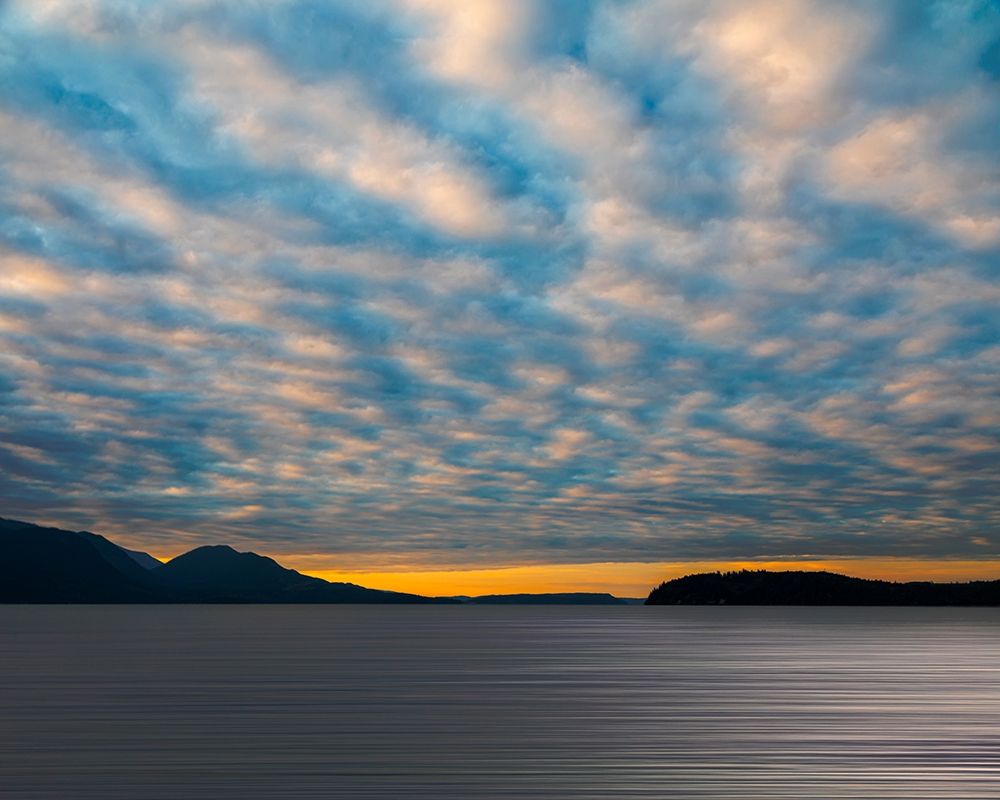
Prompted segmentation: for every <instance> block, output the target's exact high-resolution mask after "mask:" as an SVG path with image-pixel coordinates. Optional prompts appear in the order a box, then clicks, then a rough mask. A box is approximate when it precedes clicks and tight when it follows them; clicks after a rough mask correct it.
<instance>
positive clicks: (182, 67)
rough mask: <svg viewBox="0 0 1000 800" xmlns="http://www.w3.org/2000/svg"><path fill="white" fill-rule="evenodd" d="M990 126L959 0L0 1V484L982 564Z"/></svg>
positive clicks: (992, 323)
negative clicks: (842, 0)
mask: <svg viewBox="0 0 1000 800" xmlns="http://www.w3.org/2000/svg"><path fill="white" fill-rule="evenodd" d="M998 130H1000V8H998V7H997V5H996V4H995V3H993V2H990V0H982V1H981V2H965V1H964V0H954V2H920V1H919V0H914V1H912V2H911V1H910V0H898V1H897V2H888V1H887V2H877V3H876V2H830V1H827V0H824V1H823V2H819V1H818V0H817V1H816V2H807V1H806V0H801V1H799V0H788V1H787V2H786V1H784V0H763V1H761V2H757V1H756V0H738V1H736V2H704V1H703V0H697V2H694V1H692V2H688V1H687V0H642V1H637V2H615V1H612V0H599V1H596V2H585V0H565V1H564V2H559V1H557V0H551V1H549V0H546V1H545V2H517V1H516V0H498V1H497V2H490V1H489V0H460V1H459V0H454V1H452V0H363V2H351V1H349V0H343V2H330V1H328V2H309V1H307V0H301V1H298V2H296V1H295V0H288V1H287V2H267V3H265V2H247V1H246V0H240V1H239V2H236V1H235V0H234V1H233V2H225V1H224V0H177V2H155V3H154V2H140V0H104V1H102V0H62V1H61V0H49V2H44V0H22V1H21V2H18V1H14V2H11V1H10V0H8V2H3V3H0V341H2V346H0V358H2V368H0V498H2V508H0V514H3V515H4V516H8V517H15V518H21V519H28V520H34V521H44V522H49V523H56V524H59V525H61V526H64V527H72V528H84V527H87V528H91V529H95V530H98V531H100V532H103V533H106V534H108V535H110V536H112V537H114V538H117V539H118V540H119V541H123V542H125V543H128V544H132V545H138V546H142V547H144V548H146V549H149V550H151V551H152V552H154V553H156V554H157V555H173V554H176V553H178V552H181V551H182V550H185V549H187V548H190V547H192V546H195V545H198V544H203V543H207V542H219V541H228V542H230V543H233V544H234V545H236V546H238V547H241V548H247V549H254V550H257V551H259V552H264V553H269V554H272V555H275V556H276V557H278V558H279V559H281V560H283V561H285V562H287V563H294V564H297V565H303V564H305V565H307V566H310V567H311V568H312V569H314V570H318V571H323V570H338V569H340V570H343V569H355V570H370V571H376V572H377V571H380V570H381V571H393V570H395V571H404V572H405V571H408V570H411V569H438V570H440V569H448V568H456V567H460V568H469V569H472V568H476V569H479V570H483V569H489V568H495V567H501V566H513V565H518V566H523V567H529V566H530V565H551V564H563V565H571V564H590V563H597V562H601V563H604V562H615V563H618V564H619V565H622V564H624V565H629V564H631V565H633V566H636V565H642V564H650V563H663V562H692V561H695V562H715V563H727V562H733V561H741V560H747V559H765V560H772V561H775V560H782V559H789V560H794V559H802V560H805V561H809V560H813V561H816V560H822V559H843V558H869V559H900V560H901V562H900V563H902V560H917V561H920V560H923V561H924V562H926V563H932V562H934V561H941V560H953V561H954V562H955V563H959V562H961V563H967V562H972V561H978V562H981V563H985V562H988V561H990V560H992V562H993V564H1000V500H998V498H1000V480H998V467H997V465H998V464H1000V437H998V433H1000V392H998V385H1000V314H998V310H1000V281H998V279H997V273H998V264H1000V135H998V133H997V132H998ZM535 569H537V567H535ZM562 569H569V568H562Z"/></svg>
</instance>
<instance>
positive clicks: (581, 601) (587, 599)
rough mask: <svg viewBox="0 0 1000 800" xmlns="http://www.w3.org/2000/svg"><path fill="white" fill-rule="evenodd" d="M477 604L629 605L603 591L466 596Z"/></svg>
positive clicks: (469, 600)
mask: <svg viewBox="0 0 1000 800" xmlns="http://www.w3.org/2000/svg"><path fill="white" fill-rule="evenodd" d="M465 600H466V602H467V603H474V604H476V605H493V606H501V605H503V606H510V605H542V606H616V605H627V604H628V601H627V600H622V599H621V598H620V597H615V596H613V595H610V594H606V593H603V592H552V593H544V594H484V595H481V596H479V597H469V598H465Z"/></svg>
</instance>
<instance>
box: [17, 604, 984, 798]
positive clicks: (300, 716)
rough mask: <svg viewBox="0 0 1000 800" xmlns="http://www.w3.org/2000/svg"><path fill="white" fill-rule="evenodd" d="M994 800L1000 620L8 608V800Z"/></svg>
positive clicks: (751, 612)
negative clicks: (932, 799)
mask: <svg viewBox="0 0 1000 800" xmlns="http://www.w3.org/2000/svg"><path fill="white" fill-rule="evenodd" d="M783 797H796V798H854V797H859V798H860V797H865V798H871V797H879V798H903V797H905V798H930V797H937V798H942V797H949V798H990V799H991V800H996V798H998V797H1000V610H997V609H902V608H896V609H891V608H890V609H863V608H861V609H798V608H733V607H730V608H726V607H722V608H714V607H713V608H690V607H689V608H677V607H669V608H668V607H660V608H644V607H634V606H632V607H587V608H581V607H575V608H574V607H568V608H567V607H552V608H545V607H525V606H521V607H443V606H442V607H391V606H370V607H366V606H147V607H138V606H118V607H115V606H52V607H45V606H34V607H31V606H20V607H18V606H0V798H3V799H4V800H7V799H8V798H17V799H18V800H21V798H25V799H32V798H45V800H52V799H53V798H56V799H58V800H72V799H73V798H87V799H88V800H89V799H90V798H93V799H94V800H98V799H99V800H117V799H118V798H121V799H122V800H125V799H127V800H145V799H146V798H149V799H152V798H156V799H159V798H163V799H164V800H167V799H169V800H178V799H179V798H195V799H198V798H212V800H218V799H219V798H290V799H294V798H359V799H363V798H392V799H393V800H397V798H467V799H469V800H475V799H477V798H533V799H534V798H538V799H543V798H574V800H584V799H587V798H657V799H658V800H659V799H661V798H768V800H773V799H774V798H783Z"/></svg>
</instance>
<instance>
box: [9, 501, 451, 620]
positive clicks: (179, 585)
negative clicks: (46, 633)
mask: <svg viewBox="0 0 1000 800" xmlns="http://www.w3.org/2000/svg"><path fill="white" fill-rule="evenodd" d="M137 556H138V557H137ZM143 557H145V558H143ZM150 561H152V562H155V566H153V565H150V567H149V568H147V566H146V564H149V563H150ZM178 602H180V603H455V602H458V601H456V600H449V599H444V598H430V597H421V596H420V595H414V594H402V593H399V592H383V591H379V590H377V589H366V588H364V587H363V586H356V585H355V584H352V583H329V582H328V581H324V580H322V579H320V578H312V577H309V576H308V575H302V574H301V573H298V572H296V571H295V570H292V569H286V568H285V567H282V566H281V565H280V564H278V563H277V562H276V561H274V560H273V559H270V558H266V557H264V556H259V555H257V554H256V553H239V552H237V551H236V550H234V549H233V548H231V547H227V546H225V545H216V546H210V547H199V548H196V549H195V550H192V551H190V552H188V553H185V554H184V555H181V556H178V557H177V558H175V559H173V560H172V561H169V562H167V563H166V564H160V562H158V561H156V559H154V558H153V557H152V556H149V555H148V554H146V553H141V552H138V551H129V550H125V549H124V548H122V547H119V546H118V545H116V544H115V543H114V542H112V541H110V540H108V539H106V538H104V537H103V536H100V535H98V534H96V533H90V532H89V531H64V530H60V529H59V528H46V527H43V526H40V525H33V524H31V523H30V522H18V521H16V520H8V519H3V518H0V603H178Z"/></svg>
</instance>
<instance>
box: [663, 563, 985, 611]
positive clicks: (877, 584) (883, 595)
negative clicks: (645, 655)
mask: <svg viewBox="0 0 1000 800" xmlns="http://www.w3.org/2000/svg"><path fill="white" fill-rule="evenodd" d="M723 604H725V605H748V606H772V605H774V606H776V605H788V606H996V605H1000V580H998V581H973V582H971V583H930V582H911V583H893V582H891V581H878V580H867V579H864V578H851V577H848V576H847V575H838V574H837V573H834V572H802V571H789V572H769V571H767V570H741V571H739V572H705V573H700V574H697V575H687V576H685V577H683V578H676V579H674V580H671V581H666V582H665V583H661V584H660V585H659V586H657V587H656V588H655V589H653V591H651V592H650V593H649V597H648V598H647V599H646V605H650V606H657V605H723Z"/></svg>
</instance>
